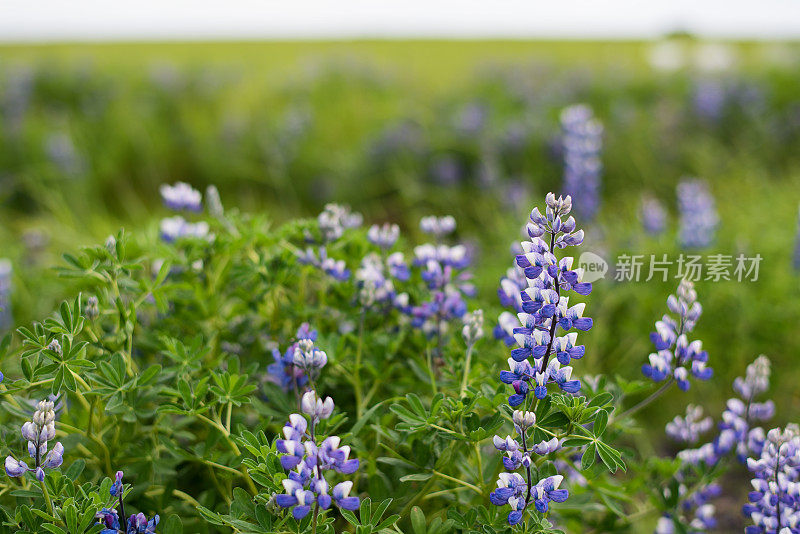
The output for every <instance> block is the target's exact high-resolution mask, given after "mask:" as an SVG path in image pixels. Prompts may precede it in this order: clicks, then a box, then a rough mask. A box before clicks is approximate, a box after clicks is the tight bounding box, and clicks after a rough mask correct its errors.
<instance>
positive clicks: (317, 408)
mask: <svg viewBox="0 0 800 534" xmlns="http://www.w3.org/2000/svg"><path fill="white" fill-rule="evenodd" d="M300 406H301V411H302V414H300V413H293V414H291V415H290V416H289V421H288V422H287V423H286V425H285V426H284V427H283V438H282V439H278V440H277V441H276V447H277V450H278V452H279V453H280V454H281V459H280V462H281V466H283V468H284V469H286V470H287V471H288V477H287V478H285V479H284V480H283V482H282V483H283V487H284V490H285V491H286V493H283V494H279V495H276V496H275V503H276V504H277V505H278V506H280V507H281V508H291V510H292V516H294V518H295V519H297V520H300V519H302V518H304V517H305V516H307V515H308V514H309V512H311V507H312V506H314V505H316V506H317V507H318V510H317V512H318V511H319V510H327V509H329V508H330V507H331V505H332V504H336V506H338V507H339V508H341V509H344V510H358V508H359V506H360V501H359V498H358V497H354V496H352V497H351V496H350V492H351V490H352V488H353V482H352V481H350V480H346V481H343V482H339V483H338V484H336V485H335V486H331V485H330V483H329V482H328V479H327V478H326V476H325V472H326V471H335V472H338V473H342V474H345V475H349V474H352V473H354V472H355V471H356V470H358V467H359V463H358V460H357V459H355V458H353V459H351V458H350V447H349V446H347V445H341V440H340V439H339V437H338V436H328V437H326V438H325V439H324V440H322V441H320V439H319V437H318V436H317V424H318V423H319V422H320V421H321V420H323V419H328V418H329V417H330V416H331V414H332V413H333V399H331V398H330V397H326V398H325V399H324V400H323V399H322V398H321V397H319V396H318V395H317V392H316V391H314V390H313V389H312V390H309V391H306V392H305V393H304V394H303V397H302V399H301V401H300ZM317 512H315V515H316V513H317Z"/></svg>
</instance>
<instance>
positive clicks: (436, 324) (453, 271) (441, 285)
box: [404, 216, 475, 344]
mask: <svg viewBox="0 0 800 534" xmlns="http://www.w3.org/2000/svg"><path fill="white" fill-rule="evenodd" d="M455 225H456V223H455V219H453V217H450V216H445V217H434V216H430V217H423V219H422V220H421V221H420V228H421V229H422V231H423V232H425V233H428V234H432V235H433V236H435V237H436V238H437V240H440V239H441V238H443V237H444V236H445V235H447V234H449V233H451V232H453V231H454V230H455ZM469 263H470V254H469V252H468V249H467V247H465V246H464V245H454V246H450V245H445V244H443V243H437V244H434V243H426V244H424V245H419V246H417V247H416V248H415V249H414V260H413V265H414V266H415V267H417V268H419V269H420V276H421V277H422V279H423V281H425V283H426V285H427V287H428V289H429V290H430V294H429V300H427V301H424V302H422V303H420V304H418V305H415V306H408V307H404V309H405V310H406V313H408V314H409V315H410V316H411V325H412V326H413V327H414V328H419V329H421V330H422V331H423V332H424V333H425V334H426V335H427V336H428V337H431V338H432V337H436V338H438V339H439V341H440V344H441V340H442V339H443V336H444V335H445V333H446V332H447V330H448V328H449V325H450V323H451V322H452V321H454V320H456V319H461V318H462V317H463V316H464V314H466V313H467V304H466V302H465V300H464V297H471V296H474V294H475V286H474V285H473V284H472V283H471V282H470V280H471V278H472V275H471V274H470V273H469V272H467V271H465V270H464V269H465V268H466V267H467V266H468V265H469Z"/></svg>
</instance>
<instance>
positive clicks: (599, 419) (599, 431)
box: [592, 410, 608, 437]
mask: <svg viewBox="0 0 800 534" xmlns="http://www.w3.org/2000/svg"><path fill="white" fill-rule="evenodd" d="M606 425H608V412H607V411H605V410H600V411H598V412H597V415H596V416H595V417H594V427H593V429H592V430H593V431H594V435H595V436H598V437H599V436H602V435H603V432H605V431H606Z"/></svg>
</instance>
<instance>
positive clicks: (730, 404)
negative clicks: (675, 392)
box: [668, 356, 774, 532]
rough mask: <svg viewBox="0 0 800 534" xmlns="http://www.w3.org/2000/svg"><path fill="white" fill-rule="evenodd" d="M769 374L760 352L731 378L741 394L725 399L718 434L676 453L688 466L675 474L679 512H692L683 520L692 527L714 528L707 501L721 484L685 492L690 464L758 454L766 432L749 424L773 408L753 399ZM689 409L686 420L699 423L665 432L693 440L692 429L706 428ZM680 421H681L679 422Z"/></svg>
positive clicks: (711, 463)
mask: <svg viewBox="0 0 800 534" xmlns="http://www.w3.org/2000/svg"><path fill="white" fill-rule="evenodd" d="M769 374H770V363H769V360H768V359H767V358H766V357H765V356H759V357H758V358H756V360H755V361H754V362H753V363H751V364H750V365H748V367H747V372H746V376H745V377H738V378H736V380H735V381H734V390H735V391H736V392H737V393H738V394H739V395H740V396H741V398H736V397H734V398H731V399H729V400H728V401H727V403H726V408H725V410H724V411H723V413H722V418H721V419H722V420H721V421H720V423H719V425H718V428H719V432H718V434H717V436H716V437H715V438H714V439H713V440H712V441H710V442H708V443H705V444H703V445H701V446H699V447H696V448H692V449H684V450H682V451H680V452H679V453H678V455H677V458H678V459H679V460H681V462H682V463H683V464H684V465H685V466H687V468H686V469H682V470H680V471H679V472H678V473H677V475H676V476H677V478H678V480H679V481H680V482H681V485H680V488H681V492H682V493H681V499H682V500H681V508H682V513H684V514H688V513H691V512H693V518H692V519H691V520H686V522H688V523H689V525H690V526H691V527H692V528H693V529H694V530H697V531H704V530H707V529H709V528H713V525H714V524H715V519H714V516H713V514H714V508H713V506H711V505H710V504H709V501H710V500H711V499H713V498H715V497H717V496H719V495H720V493H721V488H720V487H719V486H718V485H717V484H714V483H712V484H707V485H704V486H700V487H699V488H698V489H697V490H696V491H695V492H694V493H692V494H684V493H685V492H686V490H685V485H684V483H683V480H684V479H685V478H686V477H688V476H690V475H689V472H690V466H695V465H700V464H703V465H706V466H709V467H714V466H716V465H717V464H718V463H719V462H720V461H721V460H722V459H723V458H724V457H726V456H727V455H729V454H730V453H735V456H736V458H737V459H738V460H739V461H740V462H745V461H746V460H747V458H748V457H760V456H761V453H762V450H763V447H764V444H765V440H766V434H765V432H764V430H763V429H762V428H761V427H755V428H754V427H752V424H753V423H755V422H758V421H764V420H766V419H768V418H770V417H771V416H772V414H773V412H774V404H773V403H772V401H766V402H756V401H755V396H756V395H758V394H760V393H763V392H765V391H766V390H767V388H768V387H769ZM689 412H694V413H691V414H690V416H687V420H688V419H692V420H693V422H692V423H691V425H693V426H694V425H699V426H695V428H694V429H690V430H688V431H684V430H683V429H680V430H679V429H677V428H675V427H673V428H672V430H670V429H669V428H668V433H670V434H676V433H677V434H678V435H679V436H682V437H688V438H689V439H690V440H695V441H696V438H695V431H696V433H697V434H699V433H701V432H702V431H704V430H705V427H706V426H707V423H706V422H705V419H700V417H702V414H701V413H699V412H698V411H697V410H696V409H693V408H690V409H687V414H689ZM676 419H677V418H676ZM682 425H683V423H681V424H679V425H678V426H682ZM669 426H670V425H668V427H669ZM679 519H680V518H677V517H670V518H668V520H669V522H670V523H671V524H672V523H673V522H674V521H675V520H679ZM759 532H760V531H759Z"/></svg>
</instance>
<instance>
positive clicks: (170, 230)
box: [159, 182, 209, 243]
mask: <svg viewBox="0 0 800 534" xmlns="http://www.w3.org/2000/svg"><path fill="white" fill-rule="evenodd" d="M159 191H160V193H161V199H162V200H163V202H164V205H165V206H166V207H168V208H169V209H171V210H173V211H188V212H199V211H201V210H202V209H203V195H202V194H201V193H200V191H198V190H196V189H194V188H193V187H192V186H190V185H189V184H186V183H184V182H177V183H176V184H175V185H168V184H163V185H162V186H161V187H160V189H159ZM160 230H161V239H163V240H164V241H166V242H167V243H172V242H174V241H176V240H178V239H181V238H184V237H190V238H199V239H206V238H208V235H209V234H208V232H209V226H208V223H207V222H205V221H198V222H194V223H193V222H189V221H187V220H186V219H184V218H183V216H181V215H175V216H173V217H165V218H164V219H161V224H160Z"/></svg>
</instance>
